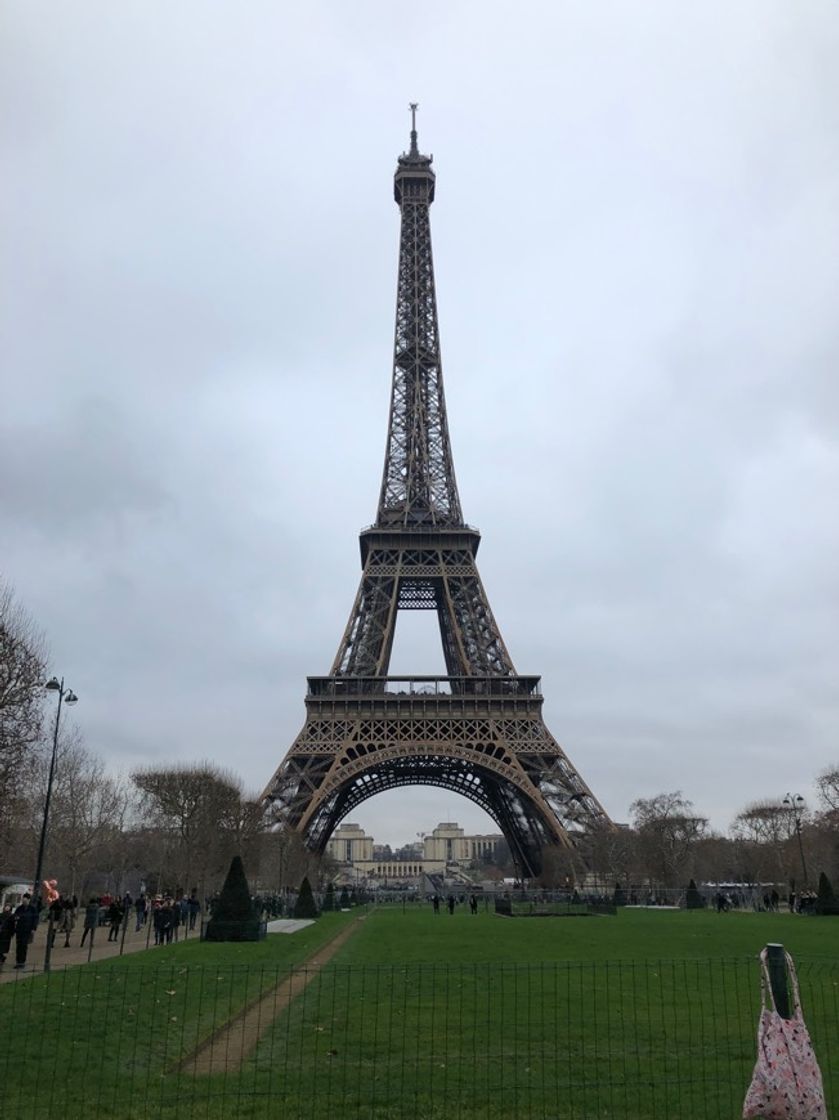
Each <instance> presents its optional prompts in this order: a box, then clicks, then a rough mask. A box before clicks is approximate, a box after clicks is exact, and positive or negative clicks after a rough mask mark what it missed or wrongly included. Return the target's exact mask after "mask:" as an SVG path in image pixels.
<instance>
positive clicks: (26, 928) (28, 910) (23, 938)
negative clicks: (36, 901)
mask: <svg viewBox="0 0 839 1120" xmlns="http://www.w3.org/2000/svg"><path fill="white" fill-rule="evenodd" d="M37 924H38V912H37V910H36V909H35V907H34V906H33V905H32V895H30V894H28V893H27V894H25V895H24V896H23V902H21V904H20V906H18V908H17V910H15V968H25V967H26V954H27V953H28V952H29V942H30V941H31V940H32V934H33V932H34V930H35V926H36V925H37Z"/></svg>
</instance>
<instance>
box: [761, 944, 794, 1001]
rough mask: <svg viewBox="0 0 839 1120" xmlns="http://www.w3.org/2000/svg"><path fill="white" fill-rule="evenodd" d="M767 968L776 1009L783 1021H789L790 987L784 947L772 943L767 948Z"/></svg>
mask: <svg viewBox="0 0 839 1120" xmlns="http://www.w3.org/2000/svg"><path fill="white" fill-rule="evenodd" d="M766 966H767V969H768V971H769V983H770V985H771V987H772V998H773V999H774V1000H775V1007H776V1008H777V1009H778V1014H779V1015H780V1016H781V1018H782V1019H789V1018H790V1017H791V1016H790V1006H789V987H788V986H787V958H786V953H785V952H784V947H783V945H779V944H776V943H775V942H770V943H769V944H768V945H767V946H766Z"/></svg>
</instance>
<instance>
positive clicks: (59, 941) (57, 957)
mask: <svg viewBox="0 0 839 1120" xmlns="http://www.w3.org/2000/svg"><path fill="white" fill-rule="evenodd" d="M178 933H179V935H180V937H179V940H181V941H183V940H184V929H183V927H181V928H180V929H179V930H178ZM46 935H47V930H46V926H45V925H42V926H39V927H38V929H37V930H36V932H35V939H34V941H33V942H32V944H31V945H30V946H29V952H28V953H27V955H26V968H15V967H14V964H15V943H14V941H12V945H11V949H10V951H9V953H8V955H7V957H6V963H5V964H4V965H0V984H4V983H8V982H9V981H11V980H23V979H25V978H26V977H28V976H34V975H36V974H38V973H40V972H43V971H44V948H45V946H46ZM197 937H198V928H197V927H196V928H195V929H194V930H192V932H191V933H190V932H188V931H187V937H186V939H187V940H189V941H193V940H195V939H196V938H197ZM147 938H149V927H148V925H145V926H144V927H143V928H142V929H141V930H140V931H139V933H135V932H134V919H133V917H132V920H131V922H130V924H129V927H128V929H127V930H126V933H125V942H124V944H123V943H122V933H121V932H120V939H119V940H118V941H109V940H108V927H107V926H100V927H99V929H97V930H96V936H95V937H94V939H93V953H92V955H91V957H90V959H91V960H92V961H103V960H110V959H111V957H118V956H120V955H121V954H120V949H122V955H124V954H125V953H140V952H143V950H145V948H146V939H147ZM81 939H82V928H81V925H80V924H78V925H77V926H76V929H75V930H74V931H73V934H72V936H71V937H70V948H69V949H65V948H64V935H63V934H61V933H58V934H56V937H55V944H54V946H53V950H52V956H51V959H50V971H52V972H59V971H60V970H62V969H65V968H72V967H73V966H74V965H78V964H87V961H88V944H89V942H90V937H88V938H87V940H86V941H85V943H84V948H80V947H79V942H80V941H81ZM173 944H174V942H173ZM148 945H149V949H150V951H152V952H153V951H154V948H155V944H154V930H152V933H151V937H150V938H149V941H148Z"/></svg>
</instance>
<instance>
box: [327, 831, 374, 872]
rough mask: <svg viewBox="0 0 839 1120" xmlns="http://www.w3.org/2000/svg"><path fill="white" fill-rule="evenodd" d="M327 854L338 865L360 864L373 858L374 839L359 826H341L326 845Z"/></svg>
mask: <svg viewBox="0 0 839 1120" xmlns="http://www.w3.org/2000/svg"><path fill="white" fill-rule="evenodd" d="M326 854H327V855H328V856H331V857H332V859H334V860H335V862H336V863H349V864H354V863H359V862H361V861H366V860H371V859H372V858H373V837H372V836H368V835H367V833H366V832H365V831H364V829H363V828H361V827H360V826H359V825H357V824H349V823H346V824H341V825H339V826H338V828H336V829H335V831H334V832H333V833H332V836H331V838H330V840H329V842H328V843H327V845H326Z"/></svg>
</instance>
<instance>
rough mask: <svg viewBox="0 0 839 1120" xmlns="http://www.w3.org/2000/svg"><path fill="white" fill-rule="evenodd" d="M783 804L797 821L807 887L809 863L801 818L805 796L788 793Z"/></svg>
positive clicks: (802, 865)
mask: <svg viewBox="0 0 839 1120" xmlns="http://www.w3.org/2000/svg"><path fill="white" fill-rule="evenodd" d="M783 804H784V805H785V806H786V807H787V809H789V810H790V812H791V813H792V815H793V820H794V821H795V835H796V836H797V837H798V854H799V855H800V856H801V871H802V874H803V875H804V889H805V890H806V889H807V864H806V862H805V861H804V845H803V843H802V842H801V818H802V816H803V815H804V798H803V797H802V796H801V794H800V793H788V794H787V795H786V797H785V798H784V800H783Z"/></svg>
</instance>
